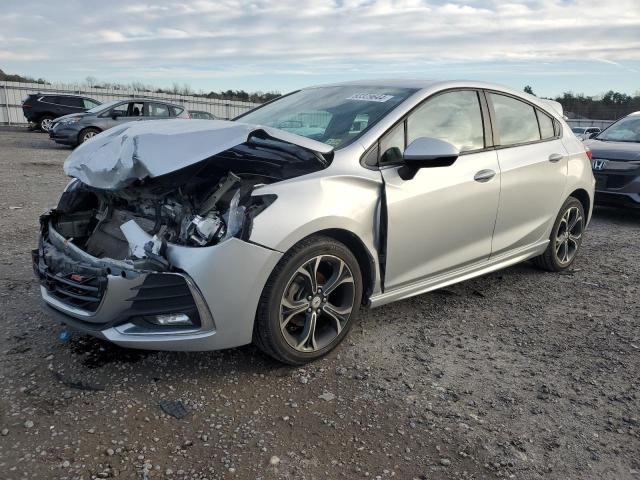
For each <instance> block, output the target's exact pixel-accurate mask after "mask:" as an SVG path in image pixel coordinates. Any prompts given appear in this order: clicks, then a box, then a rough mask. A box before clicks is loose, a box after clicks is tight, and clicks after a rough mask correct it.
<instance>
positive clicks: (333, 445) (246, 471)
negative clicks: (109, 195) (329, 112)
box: [0, 128, 640, 480]
mask: <svg viewBox="0 0 640 480" xmlns="http://www.w3.org/2000/svg"><path fill="white" fill-rule="evenodd" d="M69 152H70V150H69V149H68V148H65V147H60V146H56V145H55V144H53V142H51V141H50V140H49V139H48V138H47V137H46V135H44V134H42V133H37V132H27V131H26V130H25V129H9V128H4V129H1V130H0V165H1V167H2V174H1V175H0V212H1V216H0V241H1V244H0V321H1V325H2V334H1V335H0V392H1V393H0V430H1V432H0V433H1V435H0V478H3V479H22V478H37V479H49V478H56V479H58V478H59V479H90V478H111V477H117V478H125V479H129V478H132V479H134V478H135V479H146V478H169V479H187V478H188V479H222V478H224V479H264V480H268V479H276V478H277V479H280V478H282V479H341V478H346V479H351V478H370V479H390V478H397V479H403V480H404V479H448V478H476V479H480V478H487V479H489V478H495V477H502V478H517V479H538V478H545V479H547V478H558V479H565V478H579V479H584V478H594V479H640V420H639V419H640V398H639V396H640V392H639V380H640V330H639V329H638V326H639V320H638V317H639V314H640V269H639V267H640V213H634V212H630V211H624V210H613V209H597V210H596V212H595V215H594V219H593V222H592V223H591V226H590V229H589V230H588V232H587V236H586V239H585V242H584V244H583V249H582V253H581V255H580V257H579V258H578V260H577V262H576V264H575V267H574V269H573V270H572V271H570V272H567V273H566V274H563V275H558V274H549V273H544V272H541V271H539V270H536V269H535V268H533V267H532V266H530V265H527V264H524V265H519V266H516V267H513V268H509V269H507V270H504V271H501V272H498V273H494V274H491V275H488V276H485V277H482V278H478V279H475V280H471V281H468V282H466V283H463V284H459V285H456V286H453V287H449V288H447V289H445V290H440V291H437V292H434V293H430V294H427V295H421V296H418V297H416V298H413V299H410V300H407V301H403V302H399V303H396V304H392V305H388V306H385V307H381V308H379V309H374V310H370V311H365V312H363V315H362V316H361V320H360V321H359V322H358V324H357V325H355V326H354V328H353V330H352V332H351V333H350V336H349V337H348V338H347V340H346V341H345V342H344V344H343V345H342V346H340V347H339V348H337V349H336V350H335V351H334V352H333V353H332V354H331V355H330V356H329V357H328V358H326V359H324V360H322V361H319V362H316V363H314V364H312V365H309V366H306V367H304V368H289V367H283V366H282V365H280V364H277V363H275V362H274V361H272V360H270V359H269V358H266V357H265V356H263V355H262V354H260V353H259V352H258V351H257V350H256V349H255V348H254V347H252V346H247V347H243V348H238V349H234V350H230V351H224V352H209V353H163V352H140V351H131V350H124V349H121V348H118V347H114V346H112V345H109V344H106V343H103V342H99V341H96V340H93V339H91V338H89V337H85V336H81V335H78V334H74V335H73V336H72V337H71V338H70V339H68V340H66V341H63V340H60V339H59V335H60V333H61V332H62V331H63V329H62V327H61V326H60V325H58V324H56V323H55V322H53V321H52V320H51V319H49V318H48V317H47V316H46V315H44V314H43V313H41V312H40V308H39V306H40V297H39V286H38V283H37V281H36V280H35V278H34V275H33V272H32V268H31V260H30V250H31V249H32V248H34V246H35V244H36V238H37V230H38V228H37V219H38V216H39V214H40V213H41V212H43V211H44V210H45V209H46V208H48V207H50V206H53V205H54V203H55V201H56V200H57V198H58V196H59V193H60V191H61V189H62V188H63V186H64V185H65V183H66V179H65V177H64V174H63V172H62V162H63V160H64V159H65V158H66V156H67V155H68V154H69ZM162 400H168V401H176V400H181V401H182V402H183V404H184V405H185V407H186V409H187V411H188V413H187V415H186V417H184V418H182V419H177V418H173V417H171V416H168V415H166V414H165V413H163V412H162V410H161V409H160V407H159V402H161V401H162Z"/></svg>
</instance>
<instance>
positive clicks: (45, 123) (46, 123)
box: [40, 118, 53, 132]
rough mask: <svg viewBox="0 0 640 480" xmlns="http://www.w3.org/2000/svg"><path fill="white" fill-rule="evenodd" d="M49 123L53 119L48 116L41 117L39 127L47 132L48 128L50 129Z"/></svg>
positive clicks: (51, 122)
mask: <svg viewBox="0 0 640 480" xmlns="http://www.w3.org/2000/svg"><path fill="white" fill-rule="evenodd" d="M51 124H53V120H52V119H50V118H43V119H42V120H41V121H40V128H41V129H42V130H44V131H45V132H48V131H49V130H51Z"/></svg>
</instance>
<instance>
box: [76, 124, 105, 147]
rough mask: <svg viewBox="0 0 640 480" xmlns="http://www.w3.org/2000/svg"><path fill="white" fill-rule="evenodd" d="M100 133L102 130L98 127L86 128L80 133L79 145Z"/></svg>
mask: <svg viewBox="0 0 640 480" xmlns="http://www.w3.org/2000/svg"><path fill="white" fill-rule="evenodd" d="M99 133H100V130H98V129H97V128H85V129H84V130H82V131H81V132H80V135H78V145H80V144H82V143H84V142H86V141H87V140H91V139H92V138H93V137H95V136H96V135H98V134H99Z"/></svg>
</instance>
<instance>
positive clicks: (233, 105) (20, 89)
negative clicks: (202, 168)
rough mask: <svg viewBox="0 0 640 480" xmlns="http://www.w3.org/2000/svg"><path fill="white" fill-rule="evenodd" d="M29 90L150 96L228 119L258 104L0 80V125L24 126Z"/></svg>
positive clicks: (112, 96)
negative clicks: (24, 102)
mask: <svg viewBox="0 0 640 480" xmlns="http://www.w3.org/2000/svg"><path fill="white" fill-rule="evenodd" d="M32 93H43V94H44V93H46V94H55V93H66V94H75V95H83V96H86V97H90V98H93V99H94V100H98V101H99V102H101V103H105V102H110V101H112V100H120V99H122V100H124V99H127V98H151V99H157V100H165V101H167V102H172V103H175V104H177V105H182V106H184V107H185V108H186V109H187V110H199V111H203V112H208V113H210V114H212V115H213V116H215V117H216V118H219V119H223V120H229V119H231V118H235V117H237V116H238V115H240V114H241V113H244V112H246V111H247V110H251V109H252V108H255V107H257V106H258V105H260V104H259V103H253V102H241V101H236V100H218V99H213V98H204V97H195V96H193V95H180V94H177V93H176V94H173V93H155V92H141V91H137V90H133V89H115V88H98V87H89V86H87V85H74V84H42V83H22V82H6V81H0V125H27V124H28V122H27V119H26V118H25V117H24V115H23V114H22V101H23V100H24V99H25V98H26V97H27V96H28V95H30V94H32Z"/></svg>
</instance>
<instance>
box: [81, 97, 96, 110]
mask: <svg viewBox="0 0 640 480" xmlns="http://www.w3.org/2000/svg"><path fill="white" fill-rule="evenodd" d="M82 103H83V104H84V108H86V109H87V110H89V109H90V108H93V107H97V106H98V105H100V104H99V103H98V102H96V101H95V100H91V99H90V98H83V99H82Z"/></svg>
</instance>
